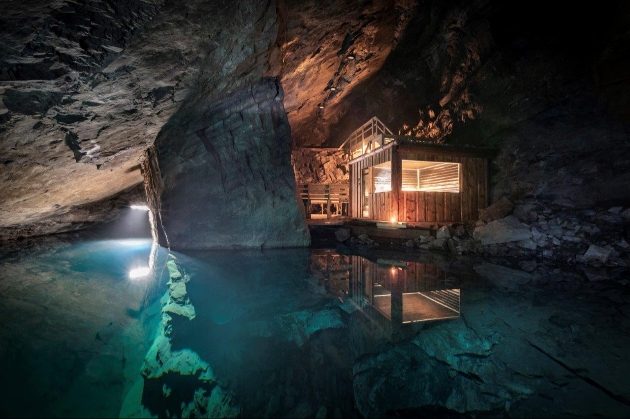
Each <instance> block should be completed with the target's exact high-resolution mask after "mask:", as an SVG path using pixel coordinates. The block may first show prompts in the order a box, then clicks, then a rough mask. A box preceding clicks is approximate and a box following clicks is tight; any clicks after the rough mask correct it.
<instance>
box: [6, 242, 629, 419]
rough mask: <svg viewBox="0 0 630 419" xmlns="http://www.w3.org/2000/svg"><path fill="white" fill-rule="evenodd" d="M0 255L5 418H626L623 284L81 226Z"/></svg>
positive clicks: (419, 257) (461, 262) (463, 263)
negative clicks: (174, 240) (218, 244)
mask: <svg viewBox="0 0 630 419" xmlns="http://www.w3.org/2000/svg"><path fill="white" fill-rule="evenodd" d="M358 253H361V255H359V254H358ZM480 267H481V268H480ZM142 268H145V269H146V272H144V274H143V271H136V272H140V273H139V274H137V276H135V277H132V276H134V275H130V273H131V272H132V271H133V270H134V269H142ZM482 268H483V269H482ZM0 270H1V272H2V277H1V279H0V303H1V304H0V370H1V371H2V372H3V373H2V394H3V401H2V403H0V416H2V417H183V416H184V417H190V416H202V417H203V416H205V417H331V418H332V417H412V416H413V417H418V416H420V417H422V416H425V417H435V416H436V415H438V416H447V417H472V416H475V417H506V416H507V417H532V416H534V417H550V416H551V417H567V416H576V417H592V416H596V415H599V416H604V417H627V416H630V407H629V406H630V403H629V402H628V399H629V397H630V380H628V378H627V377H630V362H629V361H628V356H627V353H628V348H630V333H629V331H630V324H629V322H628V318H627V317H626V315H625V314H624V313H625V312H624V310H625V309H626V307H627V302H626V300H625V299H624V298H625V296H626V295H627V291H625V288H623V287H624V285H620V284H617V283H597V284H591V283H588V282H587V281H586V280H583V279H580V278H578V279H575V278H574V279H572V281H573V282H568V281H548V282H541V281H535V280H533V279H530V280H529V281H524V280H523V278H526V279H527V277H526V276H523V275H520V274H518V275H517V274H513V273H510V272H508V271H504V270H503V271H501V270H499V272H500V273H501V276H500V277H498V278H497V276H496V275H493V274H492V272H493V269H492V267H491V266H489V265H488V264H487V262H480V261H476V260H472V259H466V258H458V259H452V258H447V257H444V256H441V255H439V254H426V253H423V254H421V253H413V254H411V253H405V252H396V251H390V252H386V251H379V252H375V251H370V250H366V249H363V250H360V249H354V250H352V249H349V248H337V249H284V250H269V251H213V252H186V253H180V252H168V251H167V250H166V249H164V248H160V247H156V246H155V245H153V244H152V242H151V241H150V240H147V239H133V238H132V239H116V240H113V239H102V238H97V237H91V238H87V237H85V236H81V237H80V236H78V235H73V236H59V237H56V238H46V239H41V240H32V241H29V242H25V243H21V244H20V245H19V246H12V247H8V246H7V247H5V248H4V249H3V250H2V255H1V259H0ZM511 275H513V277H512V276H511ZM519 275H520V276H519ZM511 278H512V279H511ZM513 278H516V280H513ZM510 281H513V282H510Z"/></svg>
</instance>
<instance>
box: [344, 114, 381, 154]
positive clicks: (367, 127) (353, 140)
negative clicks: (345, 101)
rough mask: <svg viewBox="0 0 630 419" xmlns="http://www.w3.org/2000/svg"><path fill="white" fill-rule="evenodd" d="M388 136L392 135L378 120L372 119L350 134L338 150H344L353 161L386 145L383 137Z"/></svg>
mask: <svg viewBox="0 0 630 419" xmlns="http://www.w3.org/2000/svg"><path fill="white" fill-rule="evenodd" d="M389 135H392V132H391V131H390V130H389V128H387V127H386V126H385V124H383V123H382V122H381V120H380V119H378V118H377V117H373V118H372V119H370V120H369V121H367V122H366V123H365V124H363V125H362V126H361V127H359V128H358V129H356V130H355V131H354V132H353V133H352V134H350V136H348V139H347V140H346V141H344V142H343V144H341V145H340V146H339V148H340V149H342V148H346V149H347V150H348V151H349V152H350V154H351V157H350V158H351V159H355V158H357V157H359V156H361V155H363V154H365V153H368V152H370V151H372V150H374V149H376V148H378V147H380V146H382V145H384V144H387V141H386V139H385V138H384V137H387V136H389Z"/></svg>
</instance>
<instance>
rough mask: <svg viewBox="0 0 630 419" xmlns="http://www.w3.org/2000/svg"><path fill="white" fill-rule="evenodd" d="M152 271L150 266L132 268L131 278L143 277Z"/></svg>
mask: <svg viewBox="0 0 630 419" xmlns="http://www.w3.org/2000/svg"><path fill="white" fill-rule="evenodd" d="M150 272H151V268H149V267H148V266H145V267H142V268H136V269H132V270H130V271H129V278H131V279H136V278H142V277H143V276H147V275H149V273H150Z"/></svg>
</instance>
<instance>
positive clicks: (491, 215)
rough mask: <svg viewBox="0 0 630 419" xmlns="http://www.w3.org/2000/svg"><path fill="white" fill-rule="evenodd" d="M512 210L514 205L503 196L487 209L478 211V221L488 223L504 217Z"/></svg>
mask: <svg viewBox="0 0 630 419" xmlns="http://www.w3.org/2000/svg"><path fill="white" fill-rule="evenodd" d="M513 209H514V204H512V202H511V201H510V200H509V199H507V198H506V197H505V196H504V197H503V198H501V199H499V200H498V201H497V202H495V203H493V204H492V205H490V206H489V207H487V208H484V209H482V210H479V219H480V220H483V221H486V222H490V221H494V220H498V219H499V218H503V217H506V216H507V215H509V214H510V213H511V212H512V210H513Z"/></svg>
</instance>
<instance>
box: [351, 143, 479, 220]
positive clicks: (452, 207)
mask: <svg viewBox="0 0 630 419" xmlns="http://www.w3.org/2000/svg"><path fill="white" fill-rule="evenodd" d="M391 158H392V153H391V148H390V149H387V150H384V151H383V152H381V153H378V154H375V155H372V156H369V157H366V158H365V159H363V160H361V161H358V162H356V163H354V164H351V165H350V175H351V177H350V179H351V180H350V182H351V183H352V188H351V197H350V215H351V217H354V218H364V217H363V216H362V213H361V209H362V207H363V197H362V190H361V189H360V183H359V182H360V176H361V171H362V170H363V169H365V168H368V167H370V166H374V165H376V164H381V163H384V162H386V161H391ZM401 158H402V159H404V160H423V161H441V162H452V163H460V164H461V166H460V173H459V176H460V193H449V192H404V191H401V192H400V196H399V200H398V212H399V213H398V220H399V221H402V222H461V221H471V220H476V219H477V218H478V214H479V209H481V208H485V207H487V206H488V161H487V159H485V158H477V157H453V156H431V155H424V154H419V153H413V152H409V151H405V152H404V154H403V153H401ZM392 198H393V197H392V194H391V192H383V193H377V194H372V198H371V200H370V202H369V203H368V204H369V206H370V217H368V218H371V219H374V220H384V221H385V220H389V219H390V218H391V216H392V205H391V199H392Z"/></svg>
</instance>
